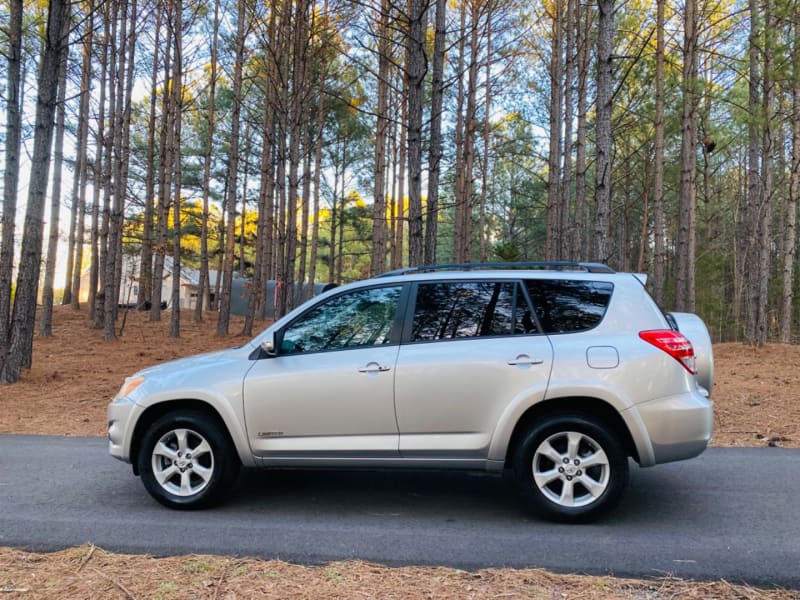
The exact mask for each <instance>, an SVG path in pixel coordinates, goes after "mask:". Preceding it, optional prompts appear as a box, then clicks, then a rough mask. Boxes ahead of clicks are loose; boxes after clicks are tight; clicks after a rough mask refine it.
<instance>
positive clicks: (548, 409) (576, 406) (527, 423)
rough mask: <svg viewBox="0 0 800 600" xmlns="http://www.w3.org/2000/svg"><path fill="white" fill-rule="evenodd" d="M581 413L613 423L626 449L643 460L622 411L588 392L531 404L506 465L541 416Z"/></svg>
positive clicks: (513, 439)
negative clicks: (526, 433)
mask: <svg viewBox="0 0 800 600" xmlns="http://www.w3.org/2000/svg"><path fill="white" fill-rule="evenodd" d="M565 413H569V414H579V415H584V416H587V417H594V418H596V419H599V420H600V421H602V422H603V423H605V424H606V425H608V426H610V428H611V431H612V432H613V433H614V435H615V436H616V437H617V439H619V440H620V442H621V444H622V447H623V448H624V449H625V452H626V453H627V454H628V455H629V456H632V457H633V459H634V460H636V461H637V462H639V451H638V449H637V447H636V443H635V442H634V440H633V436H632V435H631V432H630V429H628V426H627V424H626V423H625V420H624V419H623V417H622V415H620V413H619V412H618V411H617V409H616V408H614V407H613V406H612V405H611V404H609V403H608V402H606V401H605V400H601V399H599V398H592V397H586V396H573V397H566V398H551V399H548V400H543V401H542V402H538V403H536V404H534V405H532V406H530V407H529V408H528V409H527V410H526V411H525V412H524V413H523V414H522V416H520V418H519V419H518V420H517V423H516V425H515V426H514V430H513V432H512V434H511V438H510V439H509V442H508V447H507V448H506V454H505V467H506V468H510V467H511V465H512V462H513V457H514V452H515V450H516V448H517V446H518V445H519V440H520V438H521V437H522V436H523V435H524V434H525V432H526V431H528V429H529V428H530V427H531V425H532V424H533V423H535V422H536V421H538V420H539V419H542V418H545V417H549V416H553V415H557V414H565Z"/></svg>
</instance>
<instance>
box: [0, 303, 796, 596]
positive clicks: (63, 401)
mask: <svg viewBox="0 0 800 600" xmlns="http://www.w3.org/2000/svg"><path fill="white" fill-rule="evenodd" d="M263 326H265V324H263ZM242 327H243V321H242V320H241V319H236V318H234V319H232V321H231V326H230V332H231V335H228V336H223V337H220V336H217V335H216V321H215V319H214V315H211V314H207V315H206V316H205V320H204V321H203V322H202V323H194V322H193V321H192V315H191V314H189V313H184V315H183V318H182V324H181V336H180V338H179V339H174V338H171V337H169V335H168V332H169V314H166V313H165V314H164V319H163V320H162V321H161V322H156V323H152V322H150V321H149V320H147V315H145V314H141V313H136V312H129V313H128V314H127V317H126V322H125V327H124V332H123V335H122V336H121V337H120V338H119V339H118V340H117V341H115V342H104V341H103V334H102V331H96V330H92V329H90V328H89V325H88V323H87V317H86V314H85V313H83V312H74V311H72V310H70V309H69V308H66V307H56V310H55V315H54V328H53V333H54V335H53V337H52V338H46V339H44V338H36V340H35V342H34V356H33V368H32V369H31V370H30V371H26V372H24V373H23V378H22V381H21V382H20V383H19V384H17V385H14V386H0V407H2V410H0V433H27V434H54V435H105V424H106V412H105V411H106V405H107V403H108V401H109V400H110V398H111V397H113V396H114V394H115V393H116V392H117V390H118V389H119V386H120V385H121V384H122V381H123V379H124V378H125V377H126V376H127V375H130V374H132V373H133V372H135V371H136V370H138V369H140V368H143V367H146V366H149V365H153V364H157V363H159V362H163V361H167V360H171V359H174V358H179V357H181V356H187V355H191V354H195V353H198V352H204V351H209V350H215V349H220V348H226V347H232V346H236V345H240V344H242V343H244V342H245V341H246V338H245V337H243V336H241V335H240V334H239V333H240V332H241V330H242ZM714 351H715V362H716V376H715V385H714V390H713V393H712V397H713V399H714V402H715V407H714V410H715V432H714V441H713V443H714V444H715V445H718V446H783V447H795V448H797V447H800V346H783V345H768V346H766V347H764V348H750V347H746V346H743V345H741V344H721V345H717V346H715V348H714ZM0 595H1V596H2V597H3V598H25V599H28V598H104V599H105V598H128V599H133V598H160V599H165V600H166V599H171V598H213V599H217V598H220V599H230V598H251V597H258V598H313V599H317V598H320V599H324V598H413V599H416V598H420V599H422V598H426V599H427V598H437V599H438V598H534V599H538V598H542V599H545V598H546V599H550V600H552V599H594V598H610V599H625V600H632V599H640V598H648V599H654V600H660V599H662V598H698V599H699V598H719V599H722V600H730V599H734V598H770V599H774V600H786V599H795V600H798V599H800V591H797V590H760V589H753V588H750V587H743V586H738V585H733V584H730V583H728V582H725V581H721V582H712V583H695V582H690V581H682V580H679V579H674V578H672V577H669V576H666V577H663V578H660V579H655V580H627V579H617V578H613V577H589V576H582V575H557V574H553V573H549V572H546V571H543V570H539V569H521V570H520V569H491V570H483V571H478V572H469V573H467V572H463V571H459V570H455V569H449V568H434V567H425V568H423V567H403V568H389V567H383V566H380V565H372V564H367V563H361V562H345V563H330V564H327V565H324V566H319V567H303V566H298V565H291V564H288V563H284V562H280V561H261V560H254V559H234V558H227V557H218V556H182V557H172V558H154V557H150V556H130V555H119V554H112V553H109V552H106V551H104V550H102V549H100V548H95V547H94V546H92V545H85V546H81V547H78V548H69V549H66V550H63V551H61V552H56V553H50V554H39V553H28V552H23V551H20V550H17V549H11V548H0Z"/></svg>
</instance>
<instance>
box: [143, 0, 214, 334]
mask: <svg viewBox="0 0 800 600" xmlns="http://www.w3.org/2000/svg"><path fill="white" fill-rule="evenodd" d="M162 18H163V7H162V4H161V3H158V8H157V9H156V29H155V32H154V33H153V35H154V36H155V41H154V43H153V67H152V71H151V76H150V118H149V119H148V121H147V159H146V161H147V162H146V164H145V179H144V223H143V225H142V250H141V257H140V264H139V295H138V298H137V300H136V304H137V308H138V309H139V310H148V306H149V307H150V308H149V310H150V311H151V312H150V315H151V319H152V317H153V315H154V312H153V308H152V305H153V289H154V288H153V250H154V248H153V246H154V245H155V240H154V236H153V229H154V227H153V216H154V213H155V210H154V208H155V207H154V202H155V200H156V193H155V190H156V184H155V179H156V173H155V169H156V165H155V153H156V101H157V98H158V68H159V49H160V47H161V21H162ZM212 85H213V83H212ZM162 268H163V263H162ZM160 299H161V296H160V292H159V303H160ZM159 314H160V309H159Z"/></svg>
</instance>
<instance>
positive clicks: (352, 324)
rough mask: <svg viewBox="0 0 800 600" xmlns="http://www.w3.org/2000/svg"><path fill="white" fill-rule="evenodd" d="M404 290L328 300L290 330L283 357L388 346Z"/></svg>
mask: <svg viewBox="0 0 800 600" xmlns="http://www.w3.org/2000/svg"><path fill="white" fill-rule="evenodd" d="M401 290H402V286H393V287H382V288H371V289H366V290H357V291H355V292H349V293H346V294H341V295H339V296H334V297H333V298H330V299H329V300H326V301H325V302H323V303H322V304H321V305H319V306H316V307H314V308H312V309H311V310H309V311H308V312H306V313H305V314H303V315H302V316H301V317H299V318H298V319H297V320H296V321H294V322H293V323H292V324H291V325H289V326H288V327H287V328H286V330H285V331H284V333H283V340H282V341H281V354H296V353H302V352H321V351H324V350H340V349H343V348H358V347H365V346H378V345H381V344H388V343H389V342H390V341H391V334H392V326H393V325H394V319H395V315H396V314H397V305H398V302H399V300H400V291H401Z"/></svg>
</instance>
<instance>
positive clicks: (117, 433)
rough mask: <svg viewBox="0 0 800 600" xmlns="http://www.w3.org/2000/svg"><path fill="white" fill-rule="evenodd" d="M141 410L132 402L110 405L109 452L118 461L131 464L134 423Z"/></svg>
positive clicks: (112, 403)
mask: <svg viewBox="0 0 800 600" xmlns="http://www.w3.org/2000/svg"><path fill="white" fill-rule="evenodd" d="M138 412H141V408H140V407H139V406H138V405H137V404H135V403H133V402H130V401H125V400H122V401H119V400H115V401H114V402H111V404H109V405H108V451H109V453H110V454H111V456H113V457H114V458H116V459H119V460H121V461H124V462H127V463H129V462H131V458H130V452H131V439H132V437H133V423H135V422H136V419H135V417H136V416H137V414H138Z"/></svg>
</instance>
